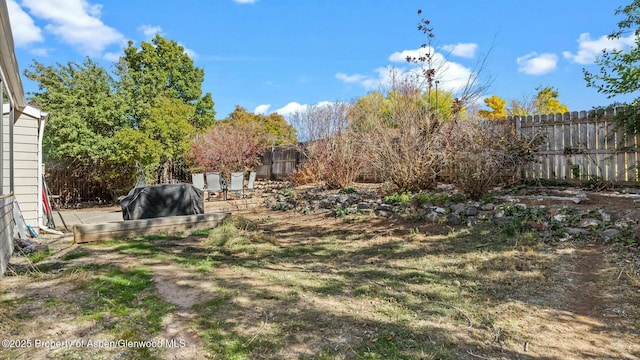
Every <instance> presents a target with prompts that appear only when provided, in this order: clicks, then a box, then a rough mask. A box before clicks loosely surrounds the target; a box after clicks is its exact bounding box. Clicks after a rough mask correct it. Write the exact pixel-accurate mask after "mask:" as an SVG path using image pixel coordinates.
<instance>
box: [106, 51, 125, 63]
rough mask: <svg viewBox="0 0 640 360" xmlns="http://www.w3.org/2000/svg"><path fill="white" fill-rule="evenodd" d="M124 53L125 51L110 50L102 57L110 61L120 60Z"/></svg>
mask: <svg viewBox="0 0 640 360" xmlns="http://www.w3.org/2000/svg"><path fill="white" fill-rule="evenodd" d="M123 55H124V54H123V53H114V52H108V53H105V54H104V55H103V56H102V58H103V59H105V60H108V61H112V62H118V61H119V60H120V57H121V56H123Z"/></svg>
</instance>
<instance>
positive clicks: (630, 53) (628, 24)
mask: <svg viewBox="0 0 640 360" xmlns="http://www.w3.org/2000/svg"><path fill="white" fill-rule="evenodd" d="M615 15H624V19H623V20H621V21H620V22H618V30H616V31H613V32H612V33H611V34H610V35H609V36H608V37H609V39H612V40H614V39H620V38H622V36H623V35H624V34H627V33H630V32H631V33H633V34H634V35H635V45H634V46H632V47H631V48H629V49H628V50H618V49H604V50H602V54H601V55H600V56H599V57H598V58H597V59H596V61H595V62H596V64H598V65H600V74H593V73H591V72H589V71H587V70H585V69H583V72H584V77H585V80H586V81H587V86H588V87H594V88H596V89H597V90H598V92H601V93H603V94H607V95H609V97H611V96H614V95H618V94H630V93H633V92H635V91H638V90H639V89H640V0H634V1H632V2H631V4H629V5H627V6H621V7H619V8H618V9H616V11H615Z"/></svg>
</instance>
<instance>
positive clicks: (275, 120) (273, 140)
mask: <svg viewBox="0 0 640 360" xmlns="http://www.w3.org/2000/svg"><path fill="white" fill-rule="evenodd" d="M222 123H228V124H230V125H232V126H238V125H240V126H244V125H247V124H251V125H252V126H254V127H255V129H256V131H257V132H258V136H263V137H265V141H266V143H267V144H268V145H269V146H273V145H285V144H295V143H296V142H297V138H296V129H295V128H294V127H293V126H291V125H290V124H288V123H287V121H286V120H285V118H284V117H283V116H282V115H280V114H277V113H272V114H270V115H263V114H254V113H249V112H247V110H246V109H245V108H243V107H242V106H239V105H236V108H235V109H234V110H233V112H232V113H231V114H229V116H228V117H227V118H226V119H224V120H222Z"/></svg>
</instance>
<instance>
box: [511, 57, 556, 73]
mask: <svg viewBox="0 0 640 360" xmlns="http://www.w3.org/2000/svg"><path fill="white" fill-rule="evenodd" d="M516 62H517V63H518V65H519V67H518V71H520V72H523V73H525V74H528V75H543V74H546V73H549V72H551V71H553V70H555V69H556V66H557V65H558V55H556V54H551V53H545V54H540V55H538V53H537V52H535V51H532V52H530V53H528V54H527V55H524V56H520V57H519V58H517V59H516Z"/></svg>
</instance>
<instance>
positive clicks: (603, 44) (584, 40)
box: [562, 33, 635, 65]
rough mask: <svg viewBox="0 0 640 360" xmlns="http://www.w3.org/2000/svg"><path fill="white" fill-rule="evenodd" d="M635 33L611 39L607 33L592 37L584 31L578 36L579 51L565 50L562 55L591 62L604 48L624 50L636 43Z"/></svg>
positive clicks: (586, 62)
mask: <svg viewBox="0 0 640 360" xmlns="http://www.w3.org/2000/svg"><path fill="white" fill-rule="evenodd" d="M634 40H635V38H634V34H631V35H629V36H627V37H622V38H619V39H609V38H608V37H607V36H606V35H603V36H600V37H599V38H597V39H595V40H594V39H591V35H589V33H582V34H580V37H578V40H577V42H578V52H577V53H575V54H573V53H571V52H570V51H563V52H562V56H564V57H565V59H569V60H571V61H573V62H576V63H578V64H583V65H586V64H591V63H593V61H594V60H595V58H596V56H598V55H599V54H600V53H601V52H602V50H603V49H609V50H613V49H616V50H622V49H624V48H625V47H627V46H631V45H633V43H634Z"/></svg>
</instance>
